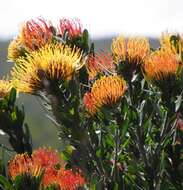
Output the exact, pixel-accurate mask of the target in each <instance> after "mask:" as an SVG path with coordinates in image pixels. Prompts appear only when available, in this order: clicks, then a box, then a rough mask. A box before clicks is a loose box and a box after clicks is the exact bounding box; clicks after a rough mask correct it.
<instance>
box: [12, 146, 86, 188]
mask: <svg viewBox="0 0 183 190" xmlns="http://www.w3.org/2000/svg"><path fill="white" fill-rule="evenodd" d="M65 165H66V163H65V162H64V161H63V160H62V159H61V158H60V156H59V153H58V152H57V151H56V150H52V149H47V148H39V149H37V150H35V151H34V152H33V153H32V155H31V156H29V155H28V154H26V153H25V154H17V155H15V157H14V158H13V159H12V160H10V162H9V164H8V172H9V176H10V178H11V179H12V180H15V179H16V177H17V176H20V175H28V176H35V177H38V176H40V175H42V173H43V178H42V181H41V185H42V186H43V187H44V188H46V187H49V186H51V185H55V187H57V189H58V190H59V189H62V190H75V189H77V188H78V187H82V186H83V185H85V179H84V178H83V177H82V175H81V172H80V170H79V169H75V170H74V169H65Z"/></svg>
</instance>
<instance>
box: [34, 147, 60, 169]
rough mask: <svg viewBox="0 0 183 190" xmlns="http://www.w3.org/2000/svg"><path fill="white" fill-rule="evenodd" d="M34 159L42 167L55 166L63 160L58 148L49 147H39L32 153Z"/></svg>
mask: <svg viewBox="0 0 183 190" xmlns="http://www.w3.org/2000/svg"><path fill="white" fill-rule="evenodd" d="M32 159H33V160H34V162H35V163H37V164H39V165H41V167H43V168H46V167H55V166H56V165H57V164H59V163H60V162H61V159H60V157H59V154H58V152H57V151H56V150H53V149H48V148H39V149H37V150H35V151H34V152H33V154H32Z"/></svg>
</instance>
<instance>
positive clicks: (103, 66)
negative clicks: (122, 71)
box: [87, 52, 115, 79]
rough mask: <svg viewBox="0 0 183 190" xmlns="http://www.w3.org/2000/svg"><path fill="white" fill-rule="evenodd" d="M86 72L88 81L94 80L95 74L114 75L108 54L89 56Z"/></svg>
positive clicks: (111, 61)
mask: <svg viewBox="0 0 183 190" xmlns="http://www.w3.org/2000/svg"><path fill="white" fill-rule="evenodd" d="M87 71H88V74H89V79H94V78H95V77H96V76H97V74H99V73H101V74H105V73H110V74H111V73H114V72H115V65H114V63H113V57H112V56H111V54H110V53H104V52H100V53H97V54H95V55H90V56H89V58H88V62H87Z"/></svg>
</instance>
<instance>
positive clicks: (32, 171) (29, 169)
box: [8, 154, 42, 180]
mask: <svg viewBox="0 0 183 190" xmlns="http://www.w3.org/2000/svg"><path fill="white" fill-rule="evenodd" d="M41 172H42V170H41V167H40V166H39V165H37V164H35V163H34V162H33V160H32V159H31V158H30V157H29V156H28V154H17V155H15V157H14V158H13V159H12V160H10V162H9V164H8V173H9V176H10V177H11V178H12V179H13V180H14V179H15V178H16V176H18V175H23V174H29V175H32V176H39V175H40V174H41Z"/></svg>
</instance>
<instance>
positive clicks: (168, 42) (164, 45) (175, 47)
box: [160, 33, 183, 60]
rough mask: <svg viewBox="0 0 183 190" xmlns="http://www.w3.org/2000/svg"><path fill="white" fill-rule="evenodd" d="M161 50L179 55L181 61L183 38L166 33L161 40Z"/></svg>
mask: <svg viewBox="0 0 183 190" xmlns="http://www.w3.org/2000/svg"><path fill="white" fill-rule="evenodd" d="M160 44H161V49H164V50H165V51H168V50H169V51H172V52H173V53H174V54H177V55H178V56H179V58H180V60H181V58H182V57H181V56H182V55H181V52H182V51H183V40H182V38H181V36H179V35H178V34H173V33H164V34H162V36H161V38H160Z"/></svg>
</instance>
